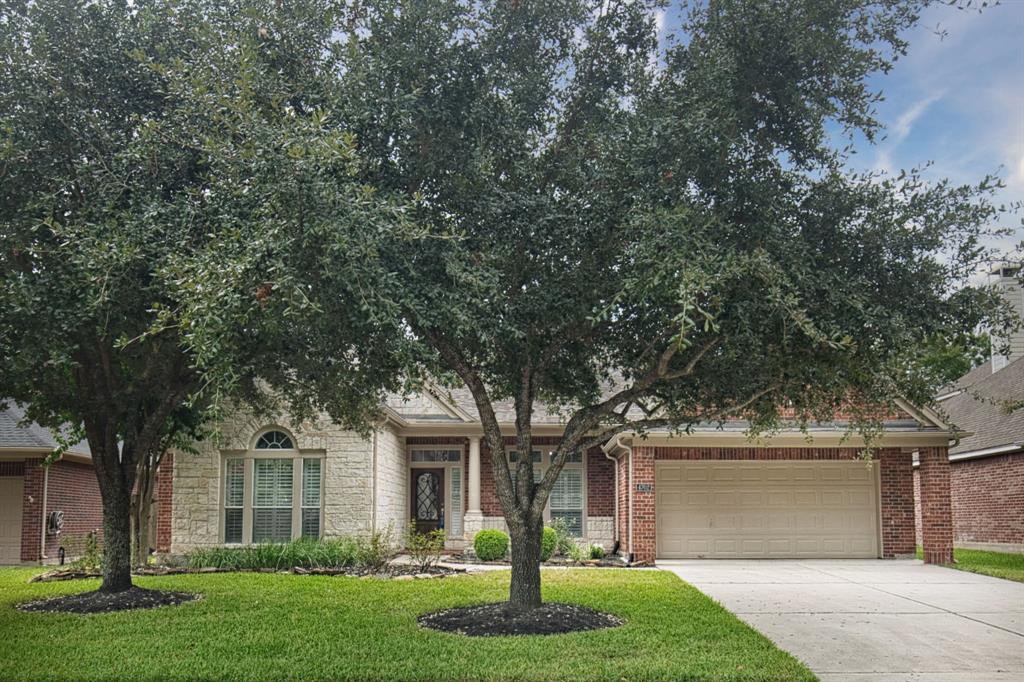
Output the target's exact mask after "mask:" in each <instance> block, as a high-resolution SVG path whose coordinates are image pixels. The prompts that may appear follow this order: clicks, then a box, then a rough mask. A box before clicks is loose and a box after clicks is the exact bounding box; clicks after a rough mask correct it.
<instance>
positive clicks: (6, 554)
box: [0, 476, 23, 564]
mask: <svg viewBox="0 0 1024 682" xmlns="http://www.w3.org/2000/svg"><path fill="white" fill-rule="evenodd" d="M22 481H23V479H22V478H21V477H20V476H17V477H14V476H2V477H0V564H16V563H19V562H20V561H21V505H22V499H21V491H22V485H23V483H22Z"/></svg>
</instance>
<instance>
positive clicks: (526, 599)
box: [508, 519, 544, 610]
mask: <svg viewBox="0 0 1024 682" xmlns="http://www.w3.org/2000/svg"><path fill="white" fill-rule="evenodd" d="M509 531H510V532H509V535H510V536H511V539H512V584H511V586H510V587H509V594H508V604H509V606H510V607H512V608H514V609H521V610H528V609H535V608H537V607H538V606H540V604H541V599H540V541H541V535H542V534H543V532H544V520H543V519H537V520H535V521H532V522H529V521H528V522H527V523H526V524H523V525H522V526H519V525H518V524H509Z"/></svg>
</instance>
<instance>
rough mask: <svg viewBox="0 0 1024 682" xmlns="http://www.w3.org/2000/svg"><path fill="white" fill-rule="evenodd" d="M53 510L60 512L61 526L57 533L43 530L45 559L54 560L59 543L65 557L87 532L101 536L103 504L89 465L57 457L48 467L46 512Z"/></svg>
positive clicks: (76, 550)
mask: <svg viewBox="0 0 1024 682" xmlns="http://www.w3.org/2000/svg"><path fill="white" fill-rule="evenodd" d="M57 510H59V511H62V512H64V528H63V530H62V531H61V532H60V534H59V535H50V534H49V533H47V535H46V557H47V558H48V559H56V558H57V553H58V549H59V548H60V547H61V546H62V545H63V546H64V550H65V552H67V555H68V557H69V558H70V557H74V556H77V555H78V554H79V553H80V551H81V547H82V544H83V542H84V538H85V536H86V534H88V533H90V532H93V531H96V534H97V537H100V538H102V537H103V505H102V502H101V500H100V487H99V483H97V481H96V472H95V470H94V469H93V468H92V465H90V464H81V463H79V462H68V461H64V460H61V461H59V462H57V463H55V464H54V465H53V466H51V467H50V473H49V480H48V482H47V485H46V513H47V514H49V513H50V512H51V511H57ZM37 538H38V536H37ZM37 542H38V540H37Z"/></svg>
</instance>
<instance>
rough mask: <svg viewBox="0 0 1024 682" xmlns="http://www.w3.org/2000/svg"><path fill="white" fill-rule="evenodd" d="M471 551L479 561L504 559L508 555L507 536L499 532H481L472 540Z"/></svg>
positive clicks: (490, 530) (491, 530) (489, 530)
mask: <svg viewBox="0 0 1024 682" xmlns="http://www.w3.org/2000/svg"><path fill="white" fill-rule="evenodd" d="M473 550H474V551H475V552H476V556H477V558H478V559H480V561H497V560H498V559H504V558H505V554H507V553H508V534H507V533H503V532H502V531H500V530H493V529H488V530H482V531H480V532H479V533H477V534H476V537H475V538H473Z"/></svg>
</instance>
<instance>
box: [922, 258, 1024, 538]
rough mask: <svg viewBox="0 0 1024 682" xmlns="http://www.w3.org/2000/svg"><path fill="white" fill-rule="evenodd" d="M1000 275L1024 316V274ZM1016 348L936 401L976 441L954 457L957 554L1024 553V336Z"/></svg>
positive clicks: (1017, 337) (1007, 271) (1003, 271)
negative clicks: (960, 551) (960, 550)
mask: <svg viewBox="0 0 1024 682" xmlns="http://www.w3.org/2000/svg"><path fill="white" fill-rule="evenodd" d="M993 274H994V275H995V276H996V278H997V280H996V283H997V285H998V286H999V287H1000V288H1001V289H1002V291H1003V294H1004V295H1005V296H1006V297H1007V299H1008V300H1009V301H1010V302H1011V304H1012V305H1013V306H1014V307H1015V309H1016V310H1017V312H1018V313H1019V314H1021V315H1022V316H1024V291H1022V290H1021V287H1020V284H1019V282H1018V280H1017V277H1018V276H1019V275H1020V269H1019V266H1007V265H1006V264H1001V265H1000V266H998V267H997V268H996V269H995V270H994V272H993ZM1009 341H1010V344H1009V353H1008V354H1007V355H994V356H993V357H992V360H991V361H990V362H986V363H983V364H982V365H980V366H978V367H975V368H974V369H973V370H971V371H970V372H969V373H968V374H966V375H965V376H963V377H961V378H960V379H959V380H957V381H956V382H955V383H954V384H953V385H952V386H949V387H947V389H945V390H944V391H942V392H941V394H940V395H939V396H938V398H937V401H938V404H939V407H940V408H941V410H942V412H943V413H944V414H945V415H946V416H947V417H948V420H949V421H950V422H951V423H952V424H955V425H956V426H957V427H958V428H960V429H962V430H963V431H964V432H966V433H967V434H969V435H967V436H965V437H964V438H963V439H962V440H960V441H959V442H958V443H955V444H954V445H953V446H952V447H951V448H950V450H949V461H950V496H951V505H952V510H953V532H954V543H955V544H956V546H957V547H964V548H968V549H989V550H996V551H1009V552H1024V331H1018V332H1017V333H1016V334H1014V335H1013V336H1012V337H1011V338H1010V340H1009ZM1014 403H1016V404H1017V405H1018V406H1019V407H1017V409H1012V407H1013V406H1014ZM917 478H918V477H917V475H916V474H915V482H914V485H915V487H917V486H919V482H918V480H917Z"/></svg>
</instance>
